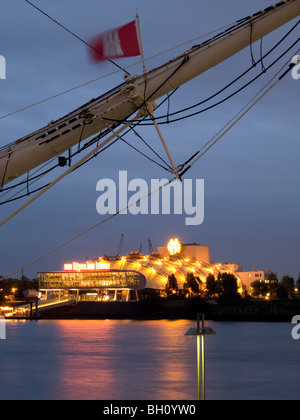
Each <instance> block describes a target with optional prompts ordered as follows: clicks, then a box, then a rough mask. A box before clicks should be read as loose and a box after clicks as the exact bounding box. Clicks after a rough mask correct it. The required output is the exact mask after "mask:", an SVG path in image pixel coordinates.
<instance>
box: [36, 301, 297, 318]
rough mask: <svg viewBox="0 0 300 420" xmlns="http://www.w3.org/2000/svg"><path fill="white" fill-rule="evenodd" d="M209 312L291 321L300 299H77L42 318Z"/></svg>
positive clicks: (207, 315) (170, 315)
mask: <svg viewBox="0 0 300 420" xmlns="http://www.w3.org/2000/svg"><path fill="white" fill-rule="evenodd" d="M197 313H205V318H206V319H207V320H212V321H245V322H291V320H292V318H293V317H294V316H295V315H300V302H299V301H290V302H289V301H286V302H280V301H273V302H259V301H257V302H255V301H254V302H252V301H251V302H245V301H241V302H239V304H227V305H220V304H217V303H210V302H207V301H203V300H200V299H188V300H173V301H172V300H166V301H162V302H77V303H76V304H74V305H72V306H63V307H60V308H53V309H47V310H44V311H42V312H40V314H39V319H55V320H58V319H65V320H67V319H132V320H159V319H170V320H176V319H188V320H195V319H196V318H197Z"/></svg>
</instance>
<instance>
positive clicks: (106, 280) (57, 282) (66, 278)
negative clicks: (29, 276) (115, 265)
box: [39, 270, 146, 290]
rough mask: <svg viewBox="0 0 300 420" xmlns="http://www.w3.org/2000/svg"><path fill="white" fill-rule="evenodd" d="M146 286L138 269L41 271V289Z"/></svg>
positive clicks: (143, 277)
mask: <svg viewBox="0 0 300 420" xmlns="http://www.w3.org/2000/svg"><path fill="white" fill-rule="evenodd" d="M145 286H146V278H145V276H144V275H143V274H141V273H139V272H137V271H127V270H124V271H123V270H122V271H117V270H116V271H114V270H111V271H104V272H103V271H102V272H99V271H91V272H86V271H85V272H74V271H72V272H50V273H39V287H40V290H68V289H78V290H82V289H131V290H140V289H144V288H145Z"/></svg>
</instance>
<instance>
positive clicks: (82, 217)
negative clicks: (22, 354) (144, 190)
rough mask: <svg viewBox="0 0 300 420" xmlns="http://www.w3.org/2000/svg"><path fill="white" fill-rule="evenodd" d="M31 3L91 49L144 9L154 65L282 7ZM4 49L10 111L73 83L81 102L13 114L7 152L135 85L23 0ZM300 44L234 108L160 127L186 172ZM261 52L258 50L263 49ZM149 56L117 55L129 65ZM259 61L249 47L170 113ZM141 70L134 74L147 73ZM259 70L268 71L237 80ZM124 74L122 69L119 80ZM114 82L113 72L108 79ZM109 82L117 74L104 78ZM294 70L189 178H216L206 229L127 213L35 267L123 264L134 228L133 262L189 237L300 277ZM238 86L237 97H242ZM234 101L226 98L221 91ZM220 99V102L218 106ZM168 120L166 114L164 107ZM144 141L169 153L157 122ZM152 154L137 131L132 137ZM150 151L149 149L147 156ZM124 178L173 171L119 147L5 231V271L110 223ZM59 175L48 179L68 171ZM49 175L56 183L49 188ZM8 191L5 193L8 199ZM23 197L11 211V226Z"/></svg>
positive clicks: (221, 253)
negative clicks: (114, 193)
mask: <svg viewBox="0 0 300 420" xmlns="http://www.w3.org/2000/svg"><path fill="white" fill-rule="evenodd" d="M33 2H34V3H35V4H36V5H37V6H38V7H40V8H41V9H43V10H44V11H45V12H47V13H48V14H49V15H51V16H52V17H53V18H55V19H56V20H57V21H59V22H61V23H62V24H63V25H65V26H66V27H67V28H69V29H70V30H71V31H73V32H74V33H76V34H77V35H78V36H79V37H81V38H82V39H84V40H87V41H89V40H91V39H92V38H93V37H94V36H95V35H97V34H99V33H101V32H103V31H105V30H108V29H110V28H114V27H117V26H120V25H123V24H125V23H127V22H129V21H131V20H133V19H134V17H135V12H136V8H137V7H138V9H139V12H140V17H141V26H142V35H143V42H144V50H145V55H146V57H151V56H153V55H156V54H158V53H160V52H163V51H166V50H169V49H171V48H173V47H176V46H177V45H179V44H181V43H183V42H186V41H189V40H193V39H195V38H197V37H200V36H201V35H203V34H206V33H208V32H210V31H213V30H217V29H218V28H221V27H223V26H225V25H227V24H230V23H232V22H235V21H236V20H238V19H240V18H243V17H245V16H248V15H249V14H252V13H254V12H256V11H258V10H260V9H263V8H266V7H268V6H270V4H271V2H272V0H252V1H251V2H246V1H240V0H228V1H227V2H226V6H225V3H224V1H222V0H210V1H204V0H152V1H151V2H150V1H146V0H139V1H138V2H137V1H136V0H135V1H134V0H127V1H126V2H124V1H122V0H111V1H109V2H104V1H101V2H100V1H99V0H85V1H81V0H64V1H61V0H52V1H51V2H49V1H47V0H33ZM2 3H3V4H2V22H1V29H0V31H1V37H0V39H1V42H0V54H1V55H3V56H5V58H6V62H7V79H6V80H0V84H1V99H0V116H1V117H3V116H5V115H7V114H9V113H11V112H14V111H16V110H18V109H21V108H23V107H27V106H29V105H31V104H33V103H35V102H38V101H41V100H44V99H46V98H49V97H51V96H53V95H56V94H58V93H60V92H63V91H66V90H68V89H71V88H74V87H75V86H78V85H81V84H84V83H86V82H89V81H91V80H94V79H97V78H99V80H98V81H96V82H94V83H91V84H88V85H86V86H84V87H82V88H80V89H76V90H74V91H72V92H71V93H68V94H65V95H62V96H59V97H57V98H56V99H53V100H51V101H47V102H45V103H43V104H41V105H39V106H35V107H31V108H29V109H27V110H26V111H23V112H19V113H16V114H14V115H12V116H9V117H6V118H1V119H0V127H1V131H0V132H1V136H0V147H2V146H5V145H6V144H8V143H10V142H12V141H15V140H17V139H19V138H21V137H23V136H25V135H27V134H29V133H31V132H32V131H35V130H36V129H39V128H41V127H43V126H44V125H46V124H47V123H48V122H50V121H51V120H55V119H56V118H59V117H61V116H63V115H65V114H67V113H69V112H70V111H72V110H75V109H76V108H77V107H79V106H80V105H82V104H83V103H85V102H87V101H89V100H90V99H92V98H96V97H97V96H100V95H101V94H103V93H105V92H106V91H108V90H109V89H111V88H112V87H114V86H116V85H119V84H120V83H122V82H123V74H122V72H115V70H116V68H115V67H114V66H113V65H112V64H111V63H106V64H102V65H98V64H94V63H91V62H90V60H89V58H88V53H87V47H86V46H85V45H84V44H83V43H81V42H80V41H79V40H78V39H76V38H74V37H73V36H71V35H70V34H68V33H67V32H65V31H64V30H63V29H61V28H60V27H58V26H57V25H56V24H55V23H53V22H52V21H50V20H49V19H48V18H46V17H45V16H43V15H42V14H41V13H39V12H38V11H37V10H35V9H34V8H33V7H32V6H30V5H29V4H28V3H27V2H25V1H24V0H3V2H2ZM295 23H296V21H293V22H290V23H288V24H287V25H285V26H284V27H282V28H280V29H278V30H277V31H275V32H274V33H272V34H271V35H269V36H267V37H266V38H265V39H264V44H263V45H264V50H265V51H268V50H269V49H270V48H271V47H272V46H273V45H274V44H276V43H277V42H278V41H279V40H280V39H281V38H282V36H283V35H284V34H285V33H286V32H287V31H288V30H289V29H290V28H291V27H292V26H293V25H294V24H295ZM298 37H299V28H298V29H297V31H295V32H294V33H293V34H292V35H291V36H290V37H289V38H288V39H287V40H286V41H285V42H284V43H283V44H282V45H281V46H280V47H279V48H278V49H277V50H276V51H275V52H274V53H273V54H272V55H271V56H270V57H268V59H267V60H266V63H265V65H268V64H270V63H271V62H272V61H273V60H274V59H276V58H277V57H278V56H279V55H280V54H282V53H283V52H284V51H285V50H286V49H287V48H288V47H289V46H290V45H291V44H292V43H293V42H294V41H295V40H296V39H297V38H298ZM194 44H195V42H194V41H193V42H191V43H188V44H186V45H185V46H183V47H180V48H177V49H173V50H171V51H169V52H167V53H165V54H162V55H159V56H157V57H156V58H153V59H151V60H149V61H147V68H148V69H151V68H153V67H155V66H157V65H161V64H163V63H164V62H166V61H168V60H169V59H170V58H172V57H174V56H176V55H179V54H180V53H182V52H183V51H185V50H187V49H188V48H189V47H191V46H192V45H194ZM298 48H300V45H299V44H298V45H297V46H296V47H294V49H293V50H292V51H291V52H290V53H289V55H287V56H286V57H285V58H284V59H283V60H281V61H280V62H279V63H278V64H277V65H276V66H275V67H274V68H272V69H271V70H270V71H269V72H267V73H266V74H265V75H264V76H263V77H262V78H260V79H259V80H258V81H257V82H255V83H254V84H253V85H251V86H250V87H249V88H247V89H246V90H244V91H243V92H242V93H240V94H239V95H237V96H235V97H234V98H232V99H231V100H229V101H227V102H226V103H225V104H223V105H220V106H218V107H216V108H215V109H213V110H211V111H208V112H206V113H203V114H201V115H199V116H196V117H193V118H190V119H187V120H184V121H181V122H177V123H174V124H170V125H168V126H167V125H163V126H162V127H161V129H162V131H163V134H164V137H165V139H166V141H167V143H168V145H169V148H170V150H171V152H172V155H173V157H174V160H175V162H176V164H180V163H183V162H184V161H185V160H186V159H187V158H189V157H190V156H191V155H192V154H193V153H194V152H195V151H196V150H198V149H199V148H200V147H201V146H203V144H205V143H206V142H207V141H208V140H209V139H210V138H211V137H212V136H213V135H214V134H215V133H216V132H218V131H219V130H220V129H221V128H222V127H223V126H224V124H226V123H227V122H228V121H229V120H230V119H231V118H232V117H233V116H234V115H235V114H236V113H237V112H239V111H240V110H241V108H243V107H244V106H245V105H246V104H247V103H248V101H249V100H250V99H251V98H252V97H253V96H254V95H255V94H256V93H257V92H258V90H259V89H260V88H261V87H262V86H264V84H265V83H266V82H267V81H269V80H270V79H271V77H272V76H273V75H274V74H275V73H276V71H278V70H279V69H280V67H281V66H282V65H283V64H284V63H285V62H286V61H287V60H288V59H289V58H290V59H291V58H292V57H293V55H294V53H296V52H297V49H298ZM253 52H254V55H255V57H256V58H257V59H258V58H259V56H260V52H259V43H258V44H255V46H254V48H253ZM137 61H138V59H137V58H136V57H134V58H128V59H123V60H119V61H118V63H119V64H121V65H122V66H128V65H131V64H133V63H136V62H137ZM250 65H251V55H250V49H246V50H244V51H243V52H241V53H239V54H237V55H236V56H235V57H232V58H230V59H229V60H227V61H226V62H224V63H222V64H220V65H219V66H217V67H216V68H213V69H211V70H210V71H208V72H207V73H205V74H203V75H201V76H199V77H198V78H196V79H194V80H193V81H191V82H189V83H187V84H186V85H185V86H182V87H181V88H180V89H179V91H178V92H177V93H176V94H175V95H174V96H173V97H172V100H171V104H170V107H171V108H170V109H171V110H172V111H176V110H179V109H181V108H183V107H185V106H189V105H192V104H195V103H198V102H200V101H201V100H204V99H205V98H207V97H209V96H210V95H212V94H213V93H215V92H217V91H218V90H219V89H221V88H222V87H224V86H225V85H227V84H228V83H229V82H231V81H232V80H233V79H234V78H235V77H237V76H238V75H240V74H241V73H242V72H243V71H245V70H246V69H247V68H248V67H249V66H250ZM141 71H142V67H141V64H137V65H135V66H133V67H130V73H132V74H134V73H141ZM260 71H261V67H260V66H257V68H256V69H254V70H252V72H251V73H250V74H248V75H247V76H246V77H245V79H244V80H243V81H242V82H240V84H238V85H236V87H240V86H241V85H243V84H245V82H248V81H249V80H250V79H251V78H252V77H254V76H255V75H257V74H258V73H259V72H260ZM111 73H113V74H111ZM109 74H111V75H109ZM106 75H109V76H107V77H104V76H106ZM299 83H300V81H296V80H294V79H293V78H292V77H291V75H288V76H287V77H286V78H285V79H284V80H282V81H281V83H280V84H278V85H277V86H276V88H274V89H273V90H272V91H271V92H270V93H269V94H268V95H267V96H266V97H265V98H264V99H263V100H262V101H261V102H260V103H259V104H258V105H256V107H255V108H254V109H253V110H252V111H251V112H250V113H249V114H248V115H247V116H246V117H245V118H244V119H243V120H242V121H240V122H239V124H238V125H236V126H235V127H234V128H233V129H232V130H231V131H230V132H229V133H228V134H227V135H226V136H225V137H224V138H223V139H222V140H221V141H220V142H219V143H218V144H217V145H216V146H215V147H213V148H212V149H211V150H210V151H209V152H208V153H207V154H206V155H205V156H204V157H203V159H201V160H200V161H199V162H198V164H197V165H195V166H194V167H193V169H192V170H191V171H190V172H188V173H187V175H186V176H187V178H189V179H193V180H195V179H204V180H205V219H204V222H203V223H202V224H201V225H200V226H194V227H193V226H185V215H175V216H174V215H173V216H167V215H156V216H145V215H143V216H141V215H139V216H133V215H130V214H129V215H127V216H125V215H121V216H118V217H116V218H114V219H113V220H111V221H109V222H107V223H105V224H104V225H102V226H100V227H99V228H97V229H95V230H93V231H92V232H90V233H89V234H87V235H85V236H83V237H81V238H80V239H78V240H76V241H74V242H72V243H71V244H69V245H67V246H66V247H64V248H62V249H60V250H59V251H57V252H55V253H53V254H51V255H50V256H48V257H46V258H44V259H42V260H40V261H39V262H37V263H35V264H33V265H31V266H30V267H29V268H27V269H26V270H25V271H24V274H26V275H27V276H29V277H33V276H36V273H37V272H38V271H47V270H51V271H52V270H60V269H62V265H63V263H64V262H72V261H84V260H85V259H86V258H90V259H92V258H96V257H98V256H101V255H104V254H106V255H115V254H116V253H117V251H118V247H119V242H120V236H121V234H122V233H123V234H124V235H125V236H124V245H123V250H122V253H127V252H130V250H131V249H139V247H140V244H142V246H143V252H145V253H148V238H150V239H151V242H152V244H153V246H154V247H155V248H156V247H157V246H161V245H165V244H166V243H167V241H168V239H169V238H171V237H174V236H177V237H179V238H180V239H181V241H182V242H183V243H193V242H198V243H200V244H202V245H210V246H211V257H212V259H213V260H214V261H217V262H228V261H230V262H235V263H239V264H243V266H244V269H247V270H248V269H252V268H256V269H270V270H273V271H276V272H278V273H279V275H280V276H282V275H283V274H286V273H287V274H290V275H292V276H295V277H297V278H298V274H299V272H300V259H299V255H300V237H299V227H300V226H299V221H300V216H299V208H300V192H299V175H300V166H299V154H300V153H299V152H300V143H299V124H298V121H299V87H300V84H299ZM236 87H232V88H231V90H230V91H229V93H232V92H233V91H234V90H236ZM223 97H224V95H223ZM220 99H222V97H221V98H220ZM159 112H162V113H164V112H165V109H162V111H159ZM139 133H140V134H141V135H142V136H143V137H144V138H145V139H146V140H147V141H148V142H149V143H151V145H152V146H153V147H154V148H155V150H158V151H159V152H160V153H163V151H162V148H161V145H160V143H159V139H158V137H157V133H156V132H155V129H154V128H153V127H140V128H139ZM126 139H127V140H128V141H129V142H130V143H131V144H134V145H136V146H138V147H141V143H140V142H139V140H138V139H137V137H136V136H134V135H128V137H127V138H126ZM142 150H143V149H142ZM120 170H126V171H128V177H129V180H130V179H134V178H143V179H145V180H146V181H147V182H149V183H150V180H151V179H153V178H165V177H166V176H167V177H168V174H167V173H166V172H165V171H164V170H163V169H161V168H159V167H158V166H157V165H155V164H153V163H151V162H149V161H148V160H146V159H145V158H143V157H142V156H141V155H139V154H137V152H135V151H134V150H133V149H131V148H129V147H128V146H127V145H125V144H120V142H118V143H116V144H115V145H114V146H112V147H111V148H110V149H109V150H108V151H106V152H105V153H103V154H101V155H100V156H98V157H97V158H95V159H93V160H92V161H91V162H90V163H88V164H87V165H85V166H84V167H83V168H81V169H80V170H78V171H76V172H75V173H74V174H72V175H70V176H68V177H67V178H66V179H65V180H63V181H62V182H61V183H60V184H58V185H57V186H56V187H55V188H53V189H52V190H51V191H49V192H48V193H46V194H45V195H44V196H43V197H41V198H40V199H39V200H37V201H36V202H35V203H33V204H32V205H31V206H30V207H28V208H27V209H26V210H24V211H23V212H22V213H21V214H19V215H18V216H16V217H15V218H14V219H13V220H11V221H10V222H8V223H7V224H6V225H5V226H3V227H1V228H0V229H1V232H0V235H1V256H0V274H2V275H6V274H8V273H10V272H12V271H14V270H15V269H17V268H19V267H21V266H23V265H25V264H27V263H28V262H30V261H32V260H34V259H36V258H38V257H39V256H40V255H42V254H44V253H46V252H47V251H49V250H51V249H53V248H54V247H56V246H57V245H59V244H61V243H62V242H64V241H66V240H68V239H70V238H72V237H73V236H75V235H77V234H78V233H80V232H82V231H84V230H86V229H88V228H89V227H91V226H93V225H94V224H96V223H97V222H99V221H100V220H101V216H99V215H98V214H97V212H96V201H97V198H98V197H99V192H97V191H96V184H97V182H98V181H99V180H100V179H102V178H111V179H114V180H118V173H119V171H120ZM62 171H63V169H60V170H57V171H56V172H54V173H53V174H51V177H50V178H48V179H53V178H54V177H55V176H58V175H59V174H60V173H61V172H62ZM48 179H47V181H48ZM7 198H8V195H6V196H3V197H2V196H1V201H3V200H4V199H7ZM23 202H24V201H23V200H20V201H17V202H14V203H11V204H7V205H2V206H1V208H0V214H1V219H3V218H4V217H5V216H7V215H8V214H10V213H11V212H12V211H14V210H15V209H17V208H18V206H20V205H21V204H22V203H23Z"/></svg>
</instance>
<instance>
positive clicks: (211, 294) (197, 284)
mask: <svg viewBox="0 0 300 420" xmlns="http://www.w3.org/2000/svg"><path fill="white" fill-rule="evenodd" d="M238 290H239V287H238V280H237V278H236V276H235V275H233V274H231V273H219V274H218V276H217V278H215V276H214V275H213V274H209V275H208V276H207V278H206V284H205V287H203V282H202V280H201V279H200V278H199V277H195V276H194V274H193V273H191V272H189V273H187V275H186V278H185V282H184V283H183V289H182V290H179V287H178V281H177V279H176V277H175V275H174V274H171V275H170V276H169V277H168V280H167V282H166V285H165V293H166V295H167V297H170V296H173V295H177V296H184V297H193V296H201V297H203V298H207V299H214V298H219V299H220V298H223V299H224V298H228V299H236V298H240V297H241V295H240V294H239V292H238Z"/></svg>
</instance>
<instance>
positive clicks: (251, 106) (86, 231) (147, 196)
mask: <svg viewBox="0 0 300 420" xmlns="http://www.w3.org/2000/svg"><path fill="white" fill-rule="evenodd" d="M288 63H289V61H288V62H287V64H288ZM287 64H285V65H284V66H283V67H282V68H281V69H280V71H279V72H278V73H277V74H276V75H275V76H274V77H272V79H271V80H270V81H269V82H268V83H267V84H266V85H265V87H264V88H263V89H261V90H260V92H259V93H258V94H257V95H255V97H254V98H253V99H252V101H250V102H249V104H248V105H250V107H248V105H246V107H244V108H243V110H245V108H247V107H248V108H247V109H246V111H244V113H242V114H241V115H240V116H239V118H238V120H237V121H236V122H235V123H234V124H232V125H231V127H229V128H228V129H227V131H226V132H228V131H229V130H230V129H231V128H232V127H233V126H234V125H235V124H236V123H237V122H238V121H239V120H240V119H241V118H242V117H243V116H245V115H246V114H247V113H248V112H249V111H250V110H251V109H252V108H253V107H254V106H255V105H256V104H257V103H258V102H259V101H260V100H262V99H263V98H264V97H265V95H266V94H267V93H268V92H270V90H271V89H272V88H273V87H275V86H276V85H277V83H279V82H280V81H281V80H282V78H283V77H284V76H285V75H286V74H287V73H288V72H289V71H290V70H291V69H292V68H293V66H295V64H290V65H289V68H288V69H287V70H286V71H285V73H284V74H282V75H281V76H280V77H279V78H278V79H277V80H276V81H275V82H274V83H273V84H271V83H272V81H273V80H274V79H276V76H278V74H279V73H280V72H281V71H282V69H284V68H285V66H286V65H287ZM270 84H271V86H269V88H268V89H267V90H266V91H265V92H263V91H264V90H265V89H266V88H267V87H268V85H270ZM261 92H263V93H262V94H261V95H260V93H261ZM259 95H260V96H259ZM253 100H255V102H254V103H252V104H251V102H253ZM241 112H242V111H241ZM238 115H239V114H238ZM224 134H225V133H224ZM224 134H223V135H224ZM223 135H222V136H223ZM218 140H220V138H219V139H217V140H216V141H215V142H214V144H215V143H216V142H217V141H218ZM212 146H213V145H211V146H210V147H209V148H211V147H212ZM200 157H201V156H200ZM200 157H198V158H197V159H196V161H198V160H199V159H200ZM196 161H195V162H194V163H193V164H195V163H196ZM190 166H192V165H190ZM187 169H188V168H187ZM186 171H187V170H185V172H186ZM174 181H176V178H173V179H172V180H170V181H168V182H166V183H165V184H164V185H163V186H160V187H159V188H158V189H156V190H155V191H151V192H150V193H149V194H147V195H146V196H144V197H142V198H140V199H138V200H137V201H136V202H134V203H131V204H128V205H127V207H126V208H124V209H122V210H119V211H117V212H116V213H114V214H112V215H110V216H109V217H107V218H105V219H103V220H101V221H100V222H98V223H97V224H95V225H93V226H91V227H90V228H88V229H86V230H85V231H83V232H81V233H79V234H77V235H76V236H74V237H73V238H71V239H69V240H67V241H65V242H63V243H61V244H60V245H58V246H56V247H55V248H53V249H52V250H50V251H48V252H46V253H44V254H43V255H41V256H40V257H38V258H36V259H34V260H33V261H31V262H29V263H27V264H25V265H23V266H22V267H20V268H18V269H17V270H15V271H13V272H12V273H9V274H7V275H6V276H5V277H2V278H1V280H5V279H7V278H9V277H11V276H12V275H14V274H15V273H17V272H19V271H21V270H23V269H25V268H27V267H29V266H31V265H32V264H34V263H36V262H37V261H39V260H41V259H43V258H45V257H47V256H48V255H50V254H52V253H53V252H55V251H57V250H58V249H61V248H62V247H64V246H66V245H68V244H69V243H71V242H73V241H75V240H76V239H78V238H80V237H82V236H84V235H85V234H87V233H89V232H91V231H92V230H94V229H96V228H97V227H99V226H101V225H102V224H104V223H106V222H108V221H109V220H111V219H113V218H114V217H116V216H118V215H119V214H122V213H123V212H124V211H125V210H128V209H129V208H130V207H131V206H134V205H136V204H138V203H139V202H141V201H142V200H145V199H147V198H149V197H150V196H152V195H153V194H155V193H156V192H159V191H160V190H162V189H163V188H165V187H166V186H167V185H170V184H171V183H173V182H174Z"/></svg>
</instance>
